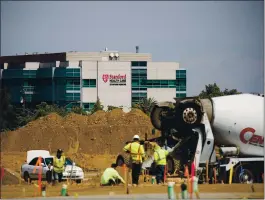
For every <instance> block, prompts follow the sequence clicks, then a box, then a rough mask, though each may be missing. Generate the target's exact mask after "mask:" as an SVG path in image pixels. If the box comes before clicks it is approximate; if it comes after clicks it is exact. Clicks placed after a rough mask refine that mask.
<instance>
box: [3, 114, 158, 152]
mask: <svg viewBox="0 0 265 200" xmlns="http://www.w3.org/2000/svg"><path fill="white" fill-rule="evenodd" d="M152 128H153V126H152V124H151V122H150V118H149V117H148V116H147V115H146V114H144V113H143V112H142V111H140V110H138V109H133V110H131V111H130V112H129V113H124V112H123V111H122V110H121V109H114V110H112V111H111V112H104V111H98V112H96V113H94V114H92V115H89V116H83V115H78V114H69V115H67V116H66V117H65V118H62V117H60V116H59V115H57V114H56V113H51V114H50V115H47V116H45V117H41V118H39V119H37V120H35V121H32V122H30V123H29V124H27V125H26V126H24V127H22V128H20V129H18V130H15V131H10V132H5V133H1V151H2V152H10V151H14V152H15V151H20V152H26V151H28V150H33V149H45V150H49V151H50V152H55V151H56V150H57V149H58V148H62V149H64V151H65V152H67V153H69V154H76V153H85V154H90V155H93V154H112V155H113V154H117V153H119V152H121V150H122V147H123V146H124V145H125V142H126V141H129V140H131V139H132V137H133V135H134V134H139V135H140V137H141V138H144V135H145V133H147V134H148V137H149V138H151V137H156V136H160V134H159V132H157V133H156V135H155V136H153V135H151V133H152Z"/></svg>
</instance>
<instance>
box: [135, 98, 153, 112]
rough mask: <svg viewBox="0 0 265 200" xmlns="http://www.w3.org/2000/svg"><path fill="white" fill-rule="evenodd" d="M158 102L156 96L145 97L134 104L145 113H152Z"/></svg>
mask: <svg viewBox="0 0 265 200" xmlns="http://www.w3.org/2000/svg"><path fill="white" fill-rule="evenodd" d="M156 104H157V101H156V100H155V99H154V98H143V99H142V100H141V101H140V102H139V104H136V105H134V106H136V107H138V109H140V110H142V111H143V112H144V113H145V114H147V115H150V113H151V110H152V108H153V106H155V105H156Z"/></svg>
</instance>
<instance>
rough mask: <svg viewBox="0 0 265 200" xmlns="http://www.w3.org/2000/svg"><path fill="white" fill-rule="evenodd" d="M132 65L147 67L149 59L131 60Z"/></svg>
mask: <svg viewBox="0 0 265 200" xmlns="http://www.w3.org/2000/svg"><path fill="white" fill-rule="evenodd" d="M131 66H132V67H146V66H147V61H131Z"/></svg>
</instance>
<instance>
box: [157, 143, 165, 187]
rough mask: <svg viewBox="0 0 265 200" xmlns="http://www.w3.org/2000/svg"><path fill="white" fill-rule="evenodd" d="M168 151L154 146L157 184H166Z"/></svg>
mask: <svg viewBox="0 0 265 200" xmlns="http://www.w3.org/2000/svg"><path fill="white" fill-rule="evenodd" d="M168 153H169V152H168V151H167V150H165V149H162V148H161V147H160V146H159V145H158V144H156V143H155V144H154V161H155V164H156V170H155V171H156V172H155V173H156V183H157V184H160V183H164V173H165V166H166V164H167V155H168Z"/></svg>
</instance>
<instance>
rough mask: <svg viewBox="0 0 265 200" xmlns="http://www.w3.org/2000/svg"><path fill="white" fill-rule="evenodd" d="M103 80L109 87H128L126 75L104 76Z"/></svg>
mask: <svg viewBox="0 0 265 200" xmlns="http://www.w3.org/2000/svg"><path fill="white" fill-rule="evenodd" d="M102 80H103V81H104V82H105V83H107V82H109V85H126V74H124V75H120V74H118V75H113V74H103V75H102Z"/></svg>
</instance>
